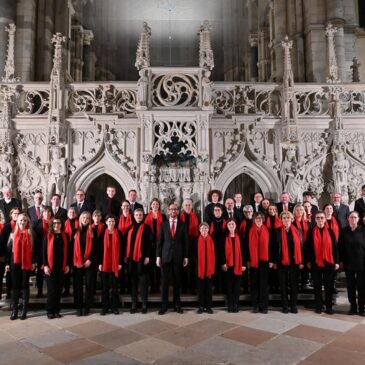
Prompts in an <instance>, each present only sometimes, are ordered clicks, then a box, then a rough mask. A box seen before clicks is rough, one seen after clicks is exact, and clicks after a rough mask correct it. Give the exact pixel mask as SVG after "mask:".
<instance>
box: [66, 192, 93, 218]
mask: <svg viewBox="0 0 365 365" xmlns="http://www.w3.org/2000/svg"><path fill="white" fill-rule="evenodd" d="M75 196H76V202H75V203H72V204H71V205H70V207H72V208H76V211H77V217H80V214H81V213H82V212H89V213H90V214H93V211H94V207H93V206H92V204H91V203H89V202H88V201H86V200H85V191H84V190H82V189H78V190H77V191H76V194H75Z"/></svg>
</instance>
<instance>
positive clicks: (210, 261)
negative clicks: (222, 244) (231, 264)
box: [198, 234, 215, 279]
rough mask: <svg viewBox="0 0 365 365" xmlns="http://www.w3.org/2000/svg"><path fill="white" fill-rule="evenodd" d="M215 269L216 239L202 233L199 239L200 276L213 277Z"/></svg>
mask: <svg viewBox="0 0 365 365" xmlns="http://www.w3.org/2000/svg"><path fill="white" fill-rule="evenodd" d="M214 270H215V251H214V241H213V239H212V237H211V236H210V235H209V234H208V236H207V237H206V238H204V237H203V236H202V235H200V236H199V239H198V278H199V279H204V277H207V278H211V277H212V276H213V275H214Z"/></svg>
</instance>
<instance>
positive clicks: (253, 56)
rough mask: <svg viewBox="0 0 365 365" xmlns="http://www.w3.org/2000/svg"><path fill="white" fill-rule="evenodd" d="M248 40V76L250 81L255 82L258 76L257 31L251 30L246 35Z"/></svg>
mask: <svg viewBox="0 0 365 365" xmlns="http://www.w3.org/2000/svg"><path fill="white" fill-rule="evenodd" d="M248 42H249V44H250V56H249V57H250V63H249V67H250V69H249V78H248V80H249V81H251V82H255V81H256V82H257V81H258V77H259V72H258V62H259V48H258V37H257V33H253V32H251V33H250V34H249V36H248Z"/></svg>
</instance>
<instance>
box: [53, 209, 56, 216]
mask: <svg viewBox="0 0 365 365" xmlns="http://www.w3.org/2000/svg"><path fill="white" fill-rule="evenodd" d="M56 214H57V208H54V209H53V215H54V216H55V215H56Z"/></svg>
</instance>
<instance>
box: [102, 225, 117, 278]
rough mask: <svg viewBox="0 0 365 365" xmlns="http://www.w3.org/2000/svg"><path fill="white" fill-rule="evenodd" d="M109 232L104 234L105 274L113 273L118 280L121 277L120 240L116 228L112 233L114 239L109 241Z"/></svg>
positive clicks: (106, 231)
mask: <svg viewBox="0 0 365 365" xmlns="http://www.w3.org/2000/svg"><path fill="white" fill-rule="evenodd" d="M109 233H110V232H109V230H108V229H106V230H105V233H104V257H103V270H102V271H103V272H113V273H114V276H115V277H116V278H117V277H118V276H119V257H120V239H119V234H118V231H117V229H116V228H114V229H113V231H112V239H111V240H110V239H109Z"/></svg>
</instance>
